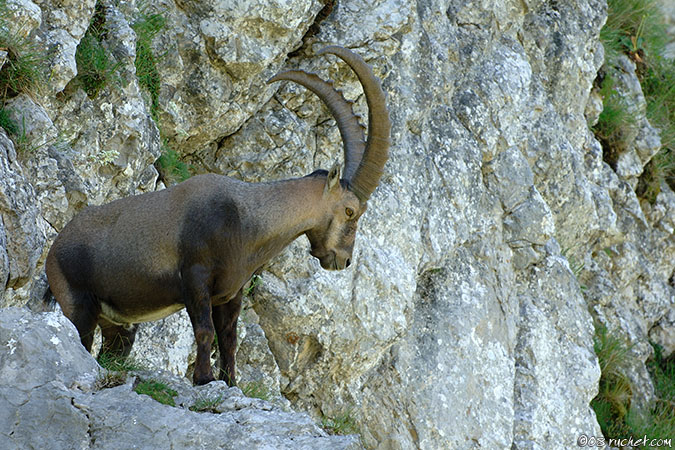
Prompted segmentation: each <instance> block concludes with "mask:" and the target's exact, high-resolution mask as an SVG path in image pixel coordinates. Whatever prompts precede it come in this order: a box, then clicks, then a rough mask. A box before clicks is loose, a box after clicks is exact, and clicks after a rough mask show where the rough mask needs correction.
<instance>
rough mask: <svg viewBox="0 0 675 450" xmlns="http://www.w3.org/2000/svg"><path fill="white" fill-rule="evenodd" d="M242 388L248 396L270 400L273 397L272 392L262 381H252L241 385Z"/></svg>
mask: <svg viewBox="0 0 675 450" xmlns="http://www.w3.org/2000/svg"><path fill="white" fill-rule="evenodd" d="M240 388H241V392H243V393H244V395H245V396H247V397H251V398H259V399H261V400H268V401H269V399H270V398H272V393H271V392H270V390H269V389H268V388H267V386H265V385H264V384H263V382H262V381H251V382H250V383H246V384H244V385H243V386H240Z"/></svg>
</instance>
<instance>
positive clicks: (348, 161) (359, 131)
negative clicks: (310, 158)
mask: <svg viewBox="0 0 675 450" xmlns="http://www.w3.org/2000/svg"><path fill="white" fill-rule="evenodd" d="M280 80H289V81H294V82H296V83H298V84H300V85H302V86H304V87H306V88H307V89H309V90H310V91H312V92H314V93H315V94H316V95H317V96H318V97H319V98H320V99H321V101H323V102H324V103H325V104H326V106H327V107H328V110H329V111H330V113H331V114H332V115H333V117H334V118H335V121H336V122H337V126H338V129H339V130H340V135H341V136H342V143H343V147H344V155H345V170H344V175H343V177H344V178H347V176H346V174H347V173H349V174H354V173H355V172H356V169H357V168H358V166H359V163H360V162H361V159H362V156H363V153H364V150H365V147H366V143H365V139H364V135H363V126H362V125H361V123H359V119H358V117H357V116H356V114H354V111H353V109H352V105H353V103H352V102H350V101H347V100H346V99H345V98H344V96H343V95H342V92H340V91H338V90H337V89H335V88H334V87H333V85H332V84H331V83H329V82H327V81H324V80H322V79H321V78H319V77H318V76H317V75H316V74H314V73H307V72H305V71H302V70H287V71H285V72H280V73H278V74H276V75H274V76H273V77H272V78H270V79H269V80H267V82H268V83H273V82H275V81H280Z"/></svg>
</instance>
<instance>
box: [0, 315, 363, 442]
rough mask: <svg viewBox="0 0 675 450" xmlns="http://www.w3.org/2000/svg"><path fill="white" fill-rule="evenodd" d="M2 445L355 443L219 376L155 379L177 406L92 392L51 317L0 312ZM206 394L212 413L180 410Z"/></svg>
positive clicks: (69, 339) (62, 326) (79, 359)
mask: <svg viewBox="0 0 675 450" xmlns="http://www.w3.org/2000/svg"><path fill="white" fill-rule="evenodd" d="M0 347H1V348H3V349H7V351H3V352H2V353H0V375H1V376H2V377H3V380H12V382H11V383H10V384H8V383H3V385H2V386H0V401H2V404H3V408H2V409H1V410H0V446H1V447H2V448H3V449H7V450H10V449H22V448H50V449H70V448H82V449H84V448H91V449H120V448H143V449H146V448H147V449H150V448H197V447H199V448H201V447H208V448H227V449H230V448H231V449H235V448H242V446H243V447H247V448H275V449H345V450H346V449H358V448H362V447H361V446H360V444H359V441H358V439H357V438H356V437H354V436H328V435H327V434H326V432H324V431H323V430H321V429H320V428H318V427H317V425H316V424H315V423H314V422H313V421H312V419H311V418H310V417H309V416H308V415H307V414H300V413H289V412H285V411H282V410H280V409H279V408H278V407H275V406H273V405H271V404H269V403H267V402H265V401H263V400H258V399H251V398H248V397H244V396H243V395H242V393H241V391H239V389H237V388H228V387H227V385H226V384H225V383H224V382H215V383H211V384H209V385H208V386H203V387H200V388H193V387H192V386H190V385H189V384H187V383H186V381H185V380H184V379H182V380H181V379H179V378H176V377H170V376H168V377H167V376H165V377H164V378H161V376H158V375H156V374H153V375H154V376H157V377H158V378H159V379H160V380H162V381H163V382H165V383H166V384H167V385H168V386H170V387H171V388H173V389H175V390H176V391H177V392H178V393H179V395H178V397H177V399H176V403H177V406H176V407H172V406H168V405H163V404H161V403H158V402H156V401H155V400H153V399H151V398H150V397H149V396H147V395H139V394H137V393H136V392H134V391H133V390H132V385H131V384H125V385H122V386H118V387H115V388H109V389H104V390H100V391H99V390H96V387H95V386H96V381H97V379H99V378H100V377H101V375H102V372H103V369H101V368H100V367H99V366H98V364H97V363H96V361H95V360H94V359H93V358H92V357H91V355H89V354H88V353H87V352H86V351H85V350H84V347H82V345H81V344H80V343H79V337H78V336H77V331H76V330H75V327H74V326H73V325H72V324H71V323H70V321H69V320H68V319H66V318H65V317H63V316H62V315H61V314H59V313H43V314H34V313H31V312H29V311H27V310H25V309H20V308H8V309H3V310H1V311H0ZM200 399H201V400H212V402H211V403H212V404H213V405H214V406H212V410H214V411H215V412H217V413H212V412H193V411H190V410H189V409H188V408H189V407H193V406H194V405H195V404H197V401H198V400H200Z"/></svg>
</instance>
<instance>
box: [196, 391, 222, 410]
mask: <svg viewBox="0 0 675 450" xmlns="http://www.w3.org/2000/svg"><path fill="white" fill-rule="evenodd" d="M222 400H223V396H222V395H219V396H217V397H212V398H208V397H201V398H198V399H197V400H196V401H195V403H194V405H192V406H190V411H195V412H211V413H217V412H218V410H217V409H216V407H217V406H218V405H219V404H220V402H221V401H222Z"/></svg>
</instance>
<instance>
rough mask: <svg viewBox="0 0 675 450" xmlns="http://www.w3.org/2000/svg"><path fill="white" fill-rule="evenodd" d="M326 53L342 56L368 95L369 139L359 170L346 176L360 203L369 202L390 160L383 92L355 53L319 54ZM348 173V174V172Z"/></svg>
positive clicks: (336, 50)
mask: <svg viewBox="0 0 675 450" xmlns="http://www.w3.org/2000/svg"><path fill="white" fill-rule="evenodd" d="M326 53H331V54H333V55H335V56H337V57H339V58H340V59H342V60H343V61H344V62H346V63H347V64H348V65H349V67H351V68H352V70H353V71H354V73H356V76H357V77H358V78H359V81H360V82H361V86H362V87H363V92H364V94H365V95H366V102H367V103H368V140H367V141H366V147H365V150H364V153H363V157H362V159H361V160H360V162H359V165H358V167H357V168H356V171H355V172H354V174H353V175H351V173H350V175H349V176H347V175H345V178H346V179H347V180H348V181H349V184H350V186H351V188H352V190H353V191H354V193H355V194H356V195H357V196H358V197H359V199H361V201H366V200H368V198H370V195H371V194H372V193H373V192H374V191H375V188H376V187H377V185H378V184H379V182H380V178H381V177H382V174H383V173H384V164H385V163H386V162H387V159H388V158H389V144H390V135H391V122H390V121H389V112H388V111H387V105H386V102H385V98H384V91H383V90H382V86H381V85H380V81H379V80H378V79H377V77H376V76H375V75H374V74H373V71H372V70H371V68H370V66H369V65H368V64H366V62H365V61H364V60H363V59H362V58H361V57H360V56H359V55H357V54H356V53H354V52H352V51H350V50H347V49H346V48H343V47H338V46H330V47H326V48H324V49H322V50H320V51H319V52H318V53H317V54H318V55H323V54H326ZM345 172H347V170H346V169H345Z"/></svg>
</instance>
